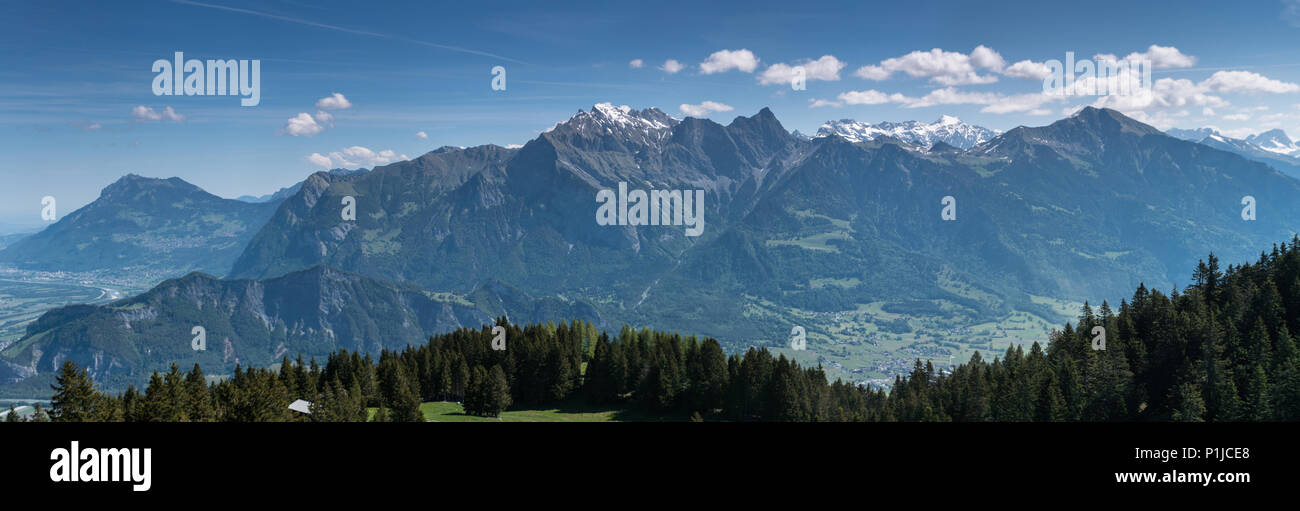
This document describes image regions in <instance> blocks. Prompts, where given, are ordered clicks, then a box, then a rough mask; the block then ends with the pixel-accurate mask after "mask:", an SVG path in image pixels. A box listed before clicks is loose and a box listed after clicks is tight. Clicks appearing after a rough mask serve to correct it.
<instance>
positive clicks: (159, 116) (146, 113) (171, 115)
mask: <svg viewBox="0 0 1300 511" xmlns="http://www.w3.org/2000/svg"><path fill="white" fill-rule="evenodd" d="M131 116H132V117H135V118H136V120H138V121H163V120H167V121H176V122H181V121H184V120H185V116H184V115H181V114H178V113H176V111H175V110H172V107H164V108H163V111H161V112H159V111H157V110H154V109H153V108H150V107H147V106H144V105H137V106H136V107H135V108H132V109H131Z"/></svg>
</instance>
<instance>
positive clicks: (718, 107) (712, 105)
mask: <svg viewBox="0 0 1300 511" xmlns="http://www.w3.org/2000/svg"><path fill="white" fill-rule="evenodd" d="M678 108H680V109H681V110H682V113H684V114H686V115H689V116H691V117H703V116H706V115H709V114H710V113H713V112H729V111H731V110H735V109H734V108H732V107H731V106H730V105H724V104H722V103H718V102H716V101H705V102H703V103H700V104H698V105H688V104H685V103H683V104H682V105H681V106H680V107H678Z"/></svg>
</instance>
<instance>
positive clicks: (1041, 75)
mask: <svg viewBox="0 0 1300 511" xmlns="http://www.w3.org/2000/svg"><path fill="white" fill-rule="evenodd" d="M1002 74H1004V75H1007V76H1010V77H1012V78H1026V79H1029V80H1042V79H1045V78H1047V77H1049V76H1052V69H1051V68H1049V67H1047V64H1044V63H1042V62H1034V61H1031V60H1022V61H1019V62H1016V63H1015V64H1012V65H1010V66H1007V68H1006V69H1003V70H1002Z"/></svg>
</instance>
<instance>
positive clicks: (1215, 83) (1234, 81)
mask: <svg viewBox="0 0 1300 511" xmlns="http://www.w3.org/2000/svg"><path fill="white" fill-rule="evenodd" d="M1201 85H1202V86H1203V87H1205V88H1206V89H1208V90H1213V91H1217V92H1264V93H1270V94H1283V93H1288V92H1296V91H1300V85H1296V84H1294V83H1289V82H1283V81H1280V80H1274V79H1272V78H1267V77H1265V76H1264V75H1261V74H1259V73H1252V72H1250V71H1219V72H1217V73H1214V74H1213V75H1210V77H1209V78H1208V79H1206V80H1205V81H1203V82H1201Z"/></svg>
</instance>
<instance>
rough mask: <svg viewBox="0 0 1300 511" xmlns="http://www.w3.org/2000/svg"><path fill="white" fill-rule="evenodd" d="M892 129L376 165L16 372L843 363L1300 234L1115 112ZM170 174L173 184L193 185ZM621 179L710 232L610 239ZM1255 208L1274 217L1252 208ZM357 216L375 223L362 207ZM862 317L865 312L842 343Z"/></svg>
mask: <svg viewBox="0 0 1300 511" xmlns="http://www.w3.org/2000/svg"><path fill="white" fill-rule="evenodd" d="M886 124H887V123H882V124H880V125H875V126H872V125H865V124H856V123H850V122H847V121H839V122H836V123H827V126H823V129H822V130H819V134H818V136H816V137H811V138H802V137H798V136H795V135H793V134H791V133H790V132H789V131H787V130H786V129H785V128H784V127H783V126H782V125H781V123H780V121H779V120H777V118H776V116H775V114H773V112H771V111H770V110H769V109H766V108H765V109H762V110H760V111H759V112H757V113H756V114H754V115H752V116H749V117H744V116H741V117H736V118H735V119H734V120H733V121H731V122H730V123H729V124H726V125H723V124H719V123H716V122H713V121H710V120H707V119H697V118H690V117H688V118H686V119H682V120H677V119H673V118H672V117H670V116H668V115H666V114H665V113H663V112H662V111H659V110H657V109H654V108H647V109H642V110H636V109H633V108H630V107H615V106H613V105H609V104H598V105H596V106H594V107H593V108H592V109H591V110H580V111H578V113H577V114H575V115H574V116H573V117H571V118H570V119H568V120H567V121H564V122H561V123H558V124H557V125H556V126H554V127H553V128H551V129H550V130H547V131H545V132H543V133H541V134H540V135H539V136H538V137H537V138H536V139H534V140H532V141H530V142H528V143H527V144H525V145H524V146H523V147H522V148H519V149H510V148H504V147H499V146H494V145H485V146H477V147H470V148H451V147H444V148H442V149H439V150H436V151H432V152H430V153H427V154H425V155H423V156H420V157H419V158H416V159H413V160H409V161H403V162H397V163H393V164H389V165H385V166H380V167H376V168H374V169H373V170H371V171H369V172H365V173H355V174H353V173H331V172H318V173H315V174H313V175H311V176H309V177H308V178H307V179H306V180H304V181H303V182H302V183H301V186H299V187H298V189H297V191H296V192H295V193H293V194H292V195H291V196H289V197H287V198H285V199H283V200H282V201H280V202H278V203H270V204H269V206H268V205H266V204H249V203H243V202H239V201H228V202H230V203H236V204H242V206H240V207H241V208H250V209H249V211H253V210H252V209H251V208H257V207H270V208H273V211H271V210H268V211H266V212H263V211H262V210H256V212H257V213H258V214H263V213H264V214H265V215H266V217H265V220H264V221H262V222H260V223H256V220H257V218H249V219H248V220H247V222H248V223H247V224H243V225H246V226H248V225H254V224H255V225H257V226H260V227H253V228H252V229H248V230H246V231H238V232H241V233H245V232H248V234H247V236H248V237H247V238H246V239H247V241H246V246H243V247H242V249H241V250H237V251H233V252H237V253H229V257H228V258H225V257H224V256H225V255H226V254H228V253H227V252H223V253H222V255H223V258H222V259H220V260H218V261H214V262H210V263H205V264H208V265H210V266H212V267H217V266H220V263H221V262H222V261H225V264H226V266H225V268H219V269H216V270H215V274H220V275H227V278H226V279H217V278H215V277H210V276H207V275H190V276H187V277H184V278H182V279H178V280H172V281H168V282H165V283H163V284H162V285H160V286H159V287H158V288H155V289H154V290H152V291H150V292H148V293H146V294H144V295H141V296H139V297H135V298H131V299H128V300H123V301H120V302H114V303H112V304H109V305H106V306H94V307H92V306H74V307H67V308H62V309H56V310H54V311H51V312H49V313H47V314H46V315H45V316H43V317H42V318H41V319H40V320H38V321H37V322H36V323H34V324H32V325H31V326H30V327H29V329H28V334H27V336H25V337H24V338H23V339H22V340H20V341H18V342H17V343H15V344H14V345H13V346H10V347H9V348H7V349H6V350H5V351H3V352H0V361H3V362H5V365H6V366H7V367H8V368H9V371H10V372H11V376H10V378H11V379H15V378H18V377H22V376H26V375H30V374H31V372H32V371H36V372H42V371H47V370H49V368H50V366H49V364H51V363H54V362H56V361H58V360H60V359H61V358H73V359H76V360H78V361H82V362H84V363H83V366H91V367H95V368H96V370H97V371H101V372H102V373H103V374H104V375H106V376H110V377H111V376H112V375H119V376H121V377H123V378H126V377H128V376H127V375H129V376H130V377H134V378H139V377H141V376H142V374H143V373H142V372H141V371H142V370H144V369H148V368H153V367H157V366H158V365H159V364H160V363H162V362H164V361H168V360H174V359H178V357H179V359H181V360H190V358H193V357H194V356H195V355H192V352H187V351H186V350H189V340H190V337H191V336H190V335H189V331H190V330H189V329H190V327H191V326H192V323H194V322H195V321H200V320H201V321H205V322H212V324H213V325H215V326H208V327H207V329H208V339H209V346H210V348H209V350H210V351H211V352H210V353H203V354H199V355H197V356H198V357H208V358H210V359H211V360H210V361H211V362H214V363H216V362H220V363H222V364H226V365H227V366H229V365H232V364H233V363H234V360H235V359H239V360H241V361H243V362H245V363H255V364H266V363H270V362H271V360H272V359H273V358H274V357H275V356H276V355H279V354H283V353H297V352H302V353H303V354H304V355H314V356H320V355H322V354H324V353H327V352H328V351H329V350H331V349H334V348H337V347H349V349H359V348H361V349H373V348H375V347H379V346H384V347H392V346H397V345H400V344H403V343H406V342H412V341H413V340H418V339H420V338H421V337H420V336H427V335H429V334H431V333H434V332H437V331H445V330H446V329H449V328H454V327H456V326H459V325H469V326H473V325H477V324H481V323H482V322H483V321H484V320H485V319H490V318H491V317H493V316H494V315H496V314H497V313H498V312H500V313H501V314H505V315H510V316H511V317H512V319H515V320H517V321H520V320H522V319H521V318H523V317H528V316H529V315H530V314H531V315H533V316H532V318H535V319H537V320H559V319H570V318H583V319H588V320H591V321H592V322H593V323H595V324H596V325H597V326H600V327H603V328H617V326H618V325H622V324H631V325H645V326H649V327H657V328H671V329H680V330H682V331H687V332H693V333H698V334H701V335H709V336H713V337H716V338H718V339H719V340H721V341H723V342H724V344H725V345H726V346H727V347H728V348H729V349H732V350H737V349H741V348H743V347H744V346H746V345H754V344H759V345H769V346H775V345H781V344H782V343H783V342H784V339H785V336H786V335H787V334H788V333H789V332H790V331H791V327H792V326H793V325H799V326H805V327H807V329H808V332H809V335H810V337H812V338H814V339H816V340H817V341H816V342H812V343H810V347H812V348H814V349H818V350H822V351H821V353H825V354H832V355H834V354H835V353H836V350H838V349H839V348H835V349H831V348H829V346H830V345H833V344H835V343H839V342H840V341H841V340H843V339H846V338H849V337H855V338H860V337H863V336H877V335H879V334H881V333H890V332H899V331H907V330H909V329H911V328H919V329H923V330H924V332H921V333H919V334H917V336H916V337H915V339H917V340H918V342H919V341H922V340H925V339H927V338H928V339H930V340H931V341H933V340H934V339H935V338H936V335H935V334H933V333H932V332H933V330H934V329H935V328H936V325H939V326H941V327H943V328H966V327H968V326H971V325H975V324H980V323H987V322H989V321H993V320H996V319H997V318H1004V317H1008V315H1011V314H1018V313H1026V312H1027V313H1032V314H1035V315H1037V316H1039V317H1043V318H1051V319H1052V320H1056V319H1063V318H1064V315H1063V313H1062V312H1061V311H1060V310H1058V309H1054V308H1053V307H1052V306H1051V305H1050V304H1049V302H1051V301H1053V300H1056V301H1060V300H1064V301H1073V300H1079V301H1082V300H1084V299H1090V300H1094V301H1100V299H1103V298H1105V299H1110V300H1111V301H1112V302H1113V303H1114V302H1117V301H1118V299H1119V298H1121V297H1123V296H1125V295H1126V294H1127V293H1129V292H1131V290H1132V289H1133V288H1134V287H1136V286H1137V284H1139V283H1142V282H1145V283H1146V284H1147V285H1148V286H1151V287H1156V286H1159V287H1162V288H1166V287H1173V286H1176V285H1178V284H1179V279H1182V278H1185V275H1187V274H1189V272H1190V270H1191V268H1192V267H1193V266H1194V265H1195V263H1196V260H1197V257H1199V256H1201V255H1202V254H1205V253H1208V252H1211V251H1213V252H1216V253H1217V254H1218V255H1219V256H1220V258H1221V259H1223V260H1225V261H1243V260H1248V259H1253V258H1254V257H1255V256H1257V255H1258V254H1259V252H1260V251H1261V250H1262V249H1264V248H1265V247H1267V246H1270V245H1271V244H1272V243H1273V242H1274V241H1275V240H1278V239H1289V237H1290V236H1291V235H1293V234H1294V233H1295V232H1296V229H1297V225H1298V224H1300V181H1296V180H1295V179H1293V178H1290V177H1287V176H1285V175H1283V174H1282V173H1280V172H1278V171H1277V170H1275V169H1274V168H1271V167H1270V166H1268V165H1265V164H1263V163H1260V162H1256V161H1251V160H1250V159H1247V158H1246V157H1243V156H1242V155H1240V154H1234V152H1229V151H1225V150H1220V149H1217V148H1214V147H1211V146H1209V145H1206V144H1202V143H1195V142H1189V141H1185V140H1181V139H1179V138H1175V137H1172V136H1169V135H1167V134H1165V133H1162V132H1160V131H1159V130H1157V129H1155V128H1153V127H1151V126H1148V125H1146V124H1143V123H1140V122H1138V121H1136V120H1133V119H1131V118H1128V117H1125V116H1124V115H1122V114H1120V113H1119V112H1116V111H1113V110H1105V109H1096V108H1085V109H1083V110H1081V111H1080V112H1078V113H1076V114H1075V115H1073V116H1071V117H1069V118H1066V119H1062V120H1059V121H1057V122H1055V123H1052V124H1051V125H1048V126H1042V127H1018V128H1015V129H1012V130H1009V131H1007V132H1005V133H1000V134H999V133H995V132H991V131H989V132H988V133H983V134H981V132H980V131H979V130H983V128H978V129H976V128H977V127H972V126H969V125H965V124H964V123H960V122H959V121H956V120H955V119H954V118H944V119H941V120H940V121H938V122H936V123H933V124H930V125H925V124H921V123H910V124H909V123H899V124H898V125H892V124H891V125H889V127H885V126H886ZM828 126H831V127H828ZM852 126H856V127H853V128H852V129H851V127H852ZM900 126H902V127H901V128H900ZM927 126H928V128H926V127H927ZM923 128H924V129H923ZM872 130H876V131H872ZM886 131H888V133H886ZM985 131H987V130H985ZM925 133H928V134H929V135H928V137H929V138H924V137H921V134H925ZM958 134H960V136H958V137H957V138H951V137H952V136H956V135H958ZM906 136H911V137H912V138H910V139H907V138H905V137H906ZM945 137H948V138H947V139H945ZM986 137H987V138H986ZM959 144H960V145H959ZM129 179H133V180H134V181H139V179H140V178H129ZM124 180H125V179H124ZM165 183H167V184H160V183H154V184H155V185H156V186H157V187H158V188H159V189H160V190H161V189H172V188H178V189H183V188H184V187H181V186H180V185H178V184H176V183H171V181H170V180H167V181H165ZM119 184H120V183H119ZM119 184H115V185H113V186H110V187H109V188H115V187H119ZM128 184H129V183H128ZM620 184H622V186H624V187H626V188H627V189H631V190H678V191H690V190H702V191H703V194H704V197H705V200H704V205H703V207H702V211H703V215H704V216H703V218H704V229H703V234H702V235H700V236H698V237H696V236H688V235H687V234H686V232H685V230H684V229H683V227H682V226H681V225H613V226H603V225H598V223H597V222H596V218H595V212H596V207H597V202H596V200H595V197H596V196H597V193H598V192H599V191H601V190H617V189H619V188H620ZM137 193H140V192H137ZM156 193H161V192H156ZM183 195H185V196H195V194H194V192H193V191H189V192H187V193H184V194H183ZM1246 196H1250V197H1253V198H1254V199H1255V201H1256V205H1257V219H1256V220H1251V221H1247V220H1243V218H1242V214H1241V213H1242V200H1243V197H1246ZM134 197H144V198H149V197H156V194H155V195H149V194H144V195H133V194H122V193H119V192H116V191H115V192H113V193H109V190H108V189H106V190H105V196H103V197H101V199H100V200H99V201H96V203H92V204H91V205H90V206H87V207H86V208H83V209H90V210H92V211H101V210H103V211H136V210H146V209H147V208H145V206H146V205H148V204H150V201H148V200H144V201H141V200H138V199H135V198H134ZM349 198H350V201H351V203H352V204H355V208H356V211H355V219H350V218H345V217H344V215H343V211H344V208H345V207H347V204H349ZM114 199H118V200H114ZM219 201H225V199H219ZM101 202H102V203H101ZM141 202H143V204H140V203H141ZM165 202H166V204H173V203H174V202H175V201H165ZM205 204H206V203H205ZM213 204H222V205H223V206H229V205H228V204H227V203H226V202H217V203H213ZM949 207H952V208H955V209H952V210H950V211H951V212H955V213H954V216H952V217H945V214H944V211H945V209H946V208H949ZM235 210H236V209H233V208H232V210H231V211H235ZM239 211H244V210H242V209H239ZM79 213H82V211H78V212H76V213H74V214H73V215H70V216H69V218H65V219H64V220H63V221H61V222H60V223H63V222H67V223H68V225H67V226H64V227H62V228H60V229H59V230H55V227H58V224H56V225H55V226H52V227H51V228H50V229H47V232H48V231H55V233H51V234H47V232H42V233H41V235H44V236H45V237H46V238H48V240H47V241H45V243H46V245H44V247H46V250H51V251H58V250H62V251H63V252H67V253H70V254H72V255H75V254H80V253H82V252H79V251H74V250H71V248H76V247H79V246H80V245H81V244H82V243H87V240H86V239H79V238H77V237H76V236H75V235H74V234H73V233H78V232H91V227H87V226H97V227H96V228H103V229H110V228H112V229H114V230H109V231H104V232H103V233H101V234H99V237H98V238H91V239H90V241H89V242H90V243H91V245H88V246H95V245H94V244H95V243H102V242H100V241H98V239H100V238H104V237H106V236H107V237H110V238H111V235H108V234H106V233H116V232H117V231H116V230H115V229H116V228H113V227H112V226H109V225H99V224H96V223H95V222H94V220H93V219H94V218H97V216H87V215H85V214H81V215H79ZM163 213H167V214H173V215H174V212H172V211H171V210H166V209H163V210H161V211H160V212H159V213H156V214H163ZM249 214H250V215H251V213H249ZM228 215H230V216H234V213H228ZM74 216H75V218H74ZM127 216H128V217H130V215H127ZM181 217H182V218H183V217H184V216H183V215H182V216H181ZM198 218H203V215H198ZM945 218H952V219H951V220H946V219H945ZM195 221H197V220H195ZM134 225H139V223H138V222H137V223H135V224H134ZM147 225H151V224H147ZM162 225H166V224H162ZM252 230H255V231H256V232H255V234H253V233H251V231H252ZM146 232H147V231H146ZM64 233H67V234H64ZM55 234H58V236H57V237H56V236H55ZM38 236H40V235H38ZM28 242H29V240H24V241H22V242H20V243H19V244H18V245H15V247H20V246H21V245H22V244H24V243H28ZM11 248H12V247H11ZM9 250H10V249H6V250H5V251H3V252H0V260H5V258H12V257H14V256H12V255H9V254H7V253H8V252H9ZM30 250H32V249H31V248H24V249H23V251H24V252H22V253H29V252H27V251H30ZM65 257H71V255H66V254H65ZM10 260H12V259H10ZM205 261H206V260H205ZM393 283H398V284H393ZM295 297H296V298H295ZM303 297H307V299H304V298H303ZM421 297H423V298H421ZM461 300H464V301H463V302H462V301H461ZM494 303H495V305H492V304H494ZM846 311H848V313H851V314H854V315H855V316H853V317H854V318H865V319H860V320H859V319H855V321H856V323H853V324H848V325H846V324H845V322H846V320H844V319H842V318H841V316H842V315H843V314H845V313H846ZM426 316H431V317H426ZM909 318H911V319H910V320H909ZM899 321H902V322H903V324H902V325H899V324H898V322H899ZM909 322H910V324H909ZM927 325H928V326H927ZM925 332H931V333H925ZM227 338H228V339H230V341H229V343H227V341H226V339H227ZM927 342H928V341H927ZM935 342H937V341H935ZM823 343H830V344H823ZM970 347H971V346H962V348H963V349H969V348H970ZM854 349H859V350H864V351H862V352H861V353H874V354H876V355H881V352H882V351H886V350H887V348H884V347H880V346H878V345H876V344H871V345H861V346H860V347H859V348H854ZM937 349H944V350H947V349H948V348H937ZM218 350H219V351H220V354H221V358H220V359H217V358H212V357H216V356H217V355H218V353H217V351H218ZM939 353H941V352H939ZM949 353H954V352H952V351H949ZM840 355H841V356H844V357H846V358H845V360H847V359H848V358H852V357H851V356H850V355H846V354H844V353H841V354H840ZM873 356H875V355H873ZM186 357H189V358H186ZM207 362H208V360H205V367H207ZM0 376H2V375H0Z"/></svg>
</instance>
